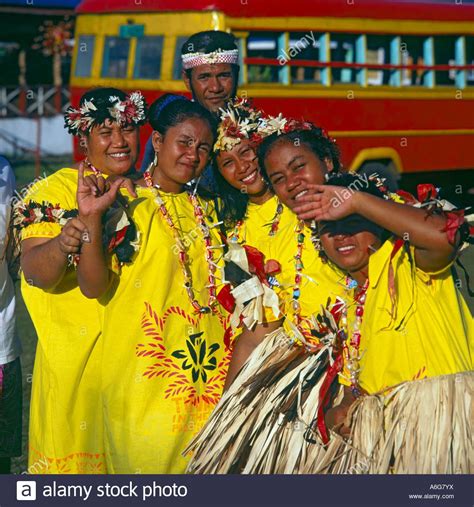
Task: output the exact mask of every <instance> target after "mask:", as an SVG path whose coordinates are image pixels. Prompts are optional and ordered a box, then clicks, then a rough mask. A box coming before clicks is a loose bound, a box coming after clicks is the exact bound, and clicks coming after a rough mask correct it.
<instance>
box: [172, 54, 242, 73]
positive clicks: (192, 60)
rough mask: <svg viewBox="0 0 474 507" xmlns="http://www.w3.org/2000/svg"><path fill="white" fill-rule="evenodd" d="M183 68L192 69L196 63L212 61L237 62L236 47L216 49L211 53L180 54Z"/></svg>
mask: <svg viewBox="0 0 474 507" xmlns="http://www.w3.org/2000/svg"><path fill="white" fill-rule="evenodd" d="M181 60H182V62H183V69H184V70H187V69H193V68H194V67H197V66H198V65H205V64H213V63H234V64H238V63H239V50H238V49H226V50H222V49H218V50H216V51H212V53H187V54H185V55H182V56H181Z"/></svg>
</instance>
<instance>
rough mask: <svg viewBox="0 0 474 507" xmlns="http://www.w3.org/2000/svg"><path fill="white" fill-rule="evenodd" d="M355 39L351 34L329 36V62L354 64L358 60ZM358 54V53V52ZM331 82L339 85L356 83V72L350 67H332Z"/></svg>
mask: <svg viewBox="0 0 474 507" xmlns="http://www.w3.org/2000/svg"><path fill="white" fill-rule="evenodd" d="M357 39H358V37H357V36H356V35H353V34H333V33H332V34H331V42H330V48H331V62H338V63H339V62H340V63H347V64H350V63H356V62H357V61H358V60H360V58H359V56H362V55H360V54H356V53H357ZM359 53H360V51H359ZM331 75H332V82H333V83H335V84H340V83H356V82H357V72H356V70H355V69H354V68H351V67H332V68H331Z"/></svg>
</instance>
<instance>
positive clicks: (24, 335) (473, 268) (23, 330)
mask: <svg viewBox="0 0 474 507" xmlns="http://www.w3.org/2000/svg"><path fill="white" fill-rule="evenodd" d="M70 164H71V160H70V159H67V160H65V159H49V160H47V161H45V162H43V164H42V165H41V171H40V172H41V175H42V176H44V175H48V174H51V173H53V172H54V171H56V170H57V169H60V168H61V167H68V166H70ZM12 165H13V168H14V170H15V175H16V178H17V188H18V189H20V188H21V187H23V186H24V185H27V184H28V183H29V182H31V181H32V180H33V179H34V163H32V162H31V161H17V162H15V161H12ZM462 260H463V264H464V266H465V267H466V269H467V271H468V272H469V273H470V274H472V273H474V248H471V249H469V250H468V251H467V252H465V253H464V255H463V258H462ZM458 272H459V276H460V278H461V290H462V292H463V294H464V297H465V298H466V301H468V304H469V307H470V309H471V312H473V313H474V298H470V297H469V296H468V294H467V290H466V282H465V280H464V276H463V275H462V273H461V270H458ZM472 285H473V288H474V283H473V284H472ZM17 296H18V299H17V328H18V334H19V336H20V338H21V340H22V345H23V355H22V367H23V401H24V417H23V449H24V452H23V456H21V457H20V458H15V459H14V460H13V466H12V469H13V472H14V473H21V472H23V471H25V470H26V469H27V438H28V421H29V417H28V415H29V406H30V404H29V401H30V393H31V379H32V373H33V363H34V355H35V350H36V341H37V337H36V333H35V330H34V328H33V324H32V323H31V319H30V317H29V315H28V312H27V310H26V308H25V305H24V303H23V300H22V298H21V294H20V290H19V287H17Z"/></svg>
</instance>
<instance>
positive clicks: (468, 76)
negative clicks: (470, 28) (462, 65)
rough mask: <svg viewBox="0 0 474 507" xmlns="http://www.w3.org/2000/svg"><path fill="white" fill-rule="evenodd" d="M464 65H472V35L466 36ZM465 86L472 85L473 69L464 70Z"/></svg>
mask: <svg viewBox="0 0 474 507" xmlns="http://www.w3.org/2000/svg"><path fill="white" fill-rule="evenodd" d="M465 44H466V65H474V37H466V42H465ZM466 84H467V86H474V69H468V70H467V71H466Z"/></svg>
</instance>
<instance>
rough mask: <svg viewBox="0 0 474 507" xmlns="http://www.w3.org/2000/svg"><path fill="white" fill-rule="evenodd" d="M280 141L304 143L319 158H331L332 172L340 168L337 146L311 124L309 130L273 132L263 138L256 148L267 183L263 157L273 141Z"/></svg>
mask: <svg viewBox="0 0 474 507" xmlns="http://www.w3.org/2000/svg"><path fill="white" fill-rule="evenodd" d="M280 141H285V142H288V143H292V144H294V145H296V143H298V145H304V146H306V147H307V148H309V149H310V150H311V151H312V152H313V153H314V154H315V155H316V156H317V157H318V158H319V160H321V161H324V160H326V159H329V160H331V161H332V163H333V171H332V172H334V173H337V172H339V171H340V170H341V169H342V164H341V161H340V152H339V148H338V146H337V144H336V143H335V142H334V141H333V140H331V139H330V138H329V137H328V136H327V135H326V133H325V132H324V130H323V129H321V128H319V127H316V126H313V128H312V129H311V130H293V131H292V132H289V133H287V134H280V135H278V134H277V133H274V134H272V135H271V136H268V137H266V138H265V139H264V140H263V142H262V144H261V145H260V147H259V150H258V160H259V165H260V168H261V171H262V175H263V176H264V178H265V179H266V180H267V181H268V182H269V183H270V181H269V179H268V174H267V170H266V167H265V159H266V158H267V156H268V154H269V152H270V151H271V150H272V148H273V147H274V145H275V143H277V142H280Z"/></svg>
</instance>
